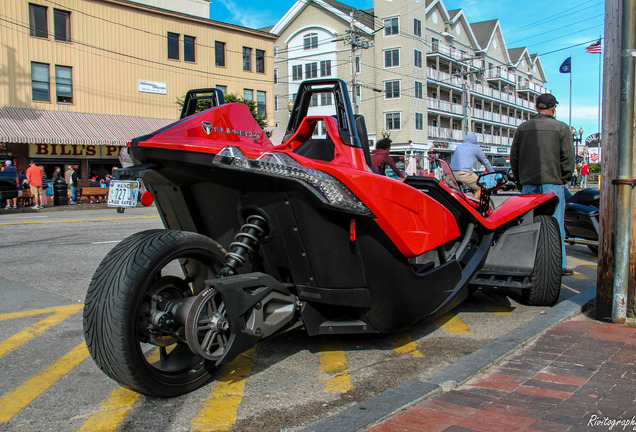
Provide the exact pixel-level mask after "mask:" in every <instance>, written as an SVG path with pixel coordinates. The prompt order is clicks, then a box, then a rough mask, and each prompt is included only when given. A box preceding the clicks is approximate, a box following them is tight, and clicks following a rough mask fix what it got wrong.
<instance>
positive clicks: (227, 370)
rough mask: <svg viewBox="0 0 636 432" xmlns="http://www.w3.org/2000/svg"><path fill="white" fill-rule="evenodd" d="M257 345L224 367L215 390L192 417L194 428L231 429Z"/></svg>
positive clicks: (194, 429) (209, 429)
mask: <svg viewBox="0 0 636 432" xmlns="http://www.w3.org/2000/svg"><path fill="white" fill-rule="evenodd" d="M257 351H258V347H254V348H252V349H250V350H248V351H246V352H244V353H243V354H241V355H240V356H238V357H237V358H236V359H234V360H233V361H232V362H230V363H228V364H227V365H226V366H224V367H223V374H222V375H221V377H220V378H219V381H218V382H217V384H216V387H215V390H214V391H213V392H212V393H210V397H209V398H208V400H206V401H205V403H204V404H203V407H202V408H201V411H199V414H198V415H197V416H196V417H195V418H194V419H192V421H191V424H192V429H191V432H199V431H201V432H202V431H229V430H230V428H231V427H232V426H233V425H234V424H235V423H236V416H237V413H238V407H239V405H240V403H241V400H242V399H243V392H244V391H245V381H246V380H247V376H248V375H249V373H250V370H251V369H252V365H253V364H254V360H255V359H256V353H257Z"/></svg>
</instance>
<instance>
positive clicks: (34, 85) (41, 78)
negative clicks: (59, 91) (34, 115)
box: [31, 62, 51, 101]
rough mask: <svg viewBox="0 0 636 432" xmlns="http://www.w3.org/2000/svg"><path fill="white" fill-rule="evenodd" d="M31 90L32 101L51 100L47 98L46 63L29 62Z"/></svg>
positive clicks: (47, 67)
mask: <svg viewBox="0 0 636 432" xmlns="http://www.w3.org/2000/svg"><path fill="white" fill-rule="evenodd" d="M31 90H32V96H31V97H32V99H33V100H40V101H50V100H51V98H50V96H49V65H48V64H47V63H35V62H31Z"/></svg>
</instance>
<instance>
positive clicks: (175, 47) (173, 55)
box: [168, 32, 179, 60]
mask: <svg viewBox="0 0 636 432" xmlns="http://www.w3.org/2000/svg"><path fill="white" fill-rule="evenodd" d="M168 58H169V59H173V60H179V35H178V34H177V33H170V32H168Z"/></svg>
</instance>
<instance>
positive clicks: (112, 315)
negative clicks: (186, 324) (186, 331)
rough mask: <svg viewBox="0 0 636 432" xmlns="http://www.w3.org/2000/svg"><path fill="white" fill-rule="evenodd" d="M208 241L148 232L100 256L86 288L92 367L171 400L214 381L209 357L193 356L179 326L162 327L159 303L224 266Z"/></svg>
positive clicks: (190, 290)
mask: <svg viewBox="0 0 636 432" xmlns="http://www.w3.org/2000/svg"><path fill="white" fill-rule="evenodd" d="M224 255H225V254H224V251H223V249H222V248H221V246H220V245H219V244H218V243H216V242H215V241H213V240H212V239H210V238H208V237H205V236H203V235H200V234H195V233H191V232H184V231H171V230H149V231H143V232H140V233H137V234H134V235H132V236H130V237H128V238H127V239H125V240H123V241H122V242H121V243H119V244H118V245H117V246H116V247H115V248H113V249H112V250H111V251H110V252H109V253H108V254H107V255H106V257H104V259H103V260H102V262H101V263H100V265H99V266H98V267H97V270H96V271H95V274H94V275H93V279H92V280H91V282H90V285H89V287H88V292H87V294H86V302H85V306H84V335H85V339H86V344H87V346H88V350H89V352H90V354H91V356H92V358H93V360H94V361H95V363H97V365H98V366H99V367H100V368H101V369H102V370H103V371H104V372H105V373H106V374H107V375H108V376H109V377H111V378H112V379H114V380H116V381H118V382H119V383H120V384H122V385H123V386H125V387H128V388H130V389H132V390H135V391H137V392H139V393H143V394H146V395H149V396H159V397H173V396H178V395H181V394H184V393H188V392H191V391H193V390H196V389H198V388H200V387H202V386H204V385H205V384H207V383H208V382H210V381H211V380H212V379H213V378H214V372H215V370H216V368H215V366H214V361H210V360H206V359H203V358H202V357H200V356H197V355H195V354H194V353H193V352H192V351H191V350H190V348H189V347H188V344H187V343H186V342H185V338H184V337H183V327H182V326H180V325H179V324H176V323H173V324H171V327H169V328H166V327H165V326H164V327H161V326H159V325H158V323H161V319H162V317H164V316H166V315H165V313H166V311H165V310H163V308H162V305H164V304H167V303H169V302H170V301H173V302H179V301H182V302H183V301H184V299H187V298H188V297H193V296H196V295H197V294H199V293H200V292H201V291H203V289H204V288H205V280H207V279H211V278H214V277H216V275H217V274H218V272H219V271H220V270H221V268H222V267H223V263H224Z"/></svg>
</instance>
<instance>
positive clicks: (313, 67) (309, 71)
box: [305, 62, 318, 79]
mask: <svg viewBox="0 0 636 432" xmlns="http://www.w3.org/2000/svg"><path fill="white" fill-rule="evenodd" d="M309 78H318V62H313V63H305V79H309Z"/></svg>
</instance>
